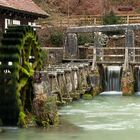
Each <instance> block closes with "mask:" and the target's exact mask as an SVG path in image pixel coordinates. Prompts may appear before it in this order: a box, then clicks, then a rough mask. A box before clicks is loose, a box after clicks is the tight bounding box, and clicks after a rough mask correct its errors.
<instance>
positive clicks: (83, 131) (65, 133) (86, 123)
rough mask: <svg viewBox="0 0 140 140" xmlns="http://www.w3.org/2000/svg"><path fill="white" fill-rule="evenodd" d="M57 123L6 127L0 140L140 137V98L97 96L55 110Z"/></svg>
mask: <svg viewBox="0 0 140 140" xmlns="http://www.w3.org/2000/svg"><path fill="white" fill-rule="evenodd" d="M59 114H60V116H61V124H60V126H59V127H54V128H50V129H40V128H30V129H18V128H9V129H6V130H5V132H3V133H1V134H0V140H27V139H28V140H39V139H40V140H90V139H93V140H132V139H135V140H136V139H139V138H140V96H131V97H123V96H121V95H119V96H114V95H110V96H105V95H102V96H97V97H95V98H94V99H93V100H90V101H84V100H80V101H79V102H75V103H72V104H70V105H67V106H65V107H63V108H61V110H60V111H59Z"/></svg>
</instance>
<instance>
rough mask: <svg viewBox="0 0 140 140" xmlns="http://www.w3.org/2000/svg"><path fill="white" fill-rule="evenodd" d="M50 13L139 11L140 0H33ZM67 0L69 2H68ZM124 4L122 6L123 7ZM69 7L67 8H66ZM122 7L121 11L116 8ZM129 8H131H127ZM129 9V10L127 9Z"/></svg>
mask: <svg viewBox="0 0 140 140" xmlns="http://www.w3.org/2000/svg"><path fill="white" fill-rule="evenodd" d="M34 1H35V2H36V3H37V4H38V5H39V6H41V7H42V9H44V10H45V11H47V12H48V13H49V14H50V15H51V14H52V15H56V13H57V14H58V15H67V14H68V13H69V14H70V15H102V14H103V13H104V12H108V11H110V10H113V11H115V12H116V13H126V12H130V13H140V8H139V7H140V0H34ZM68 1H69V4H68ZM123 6H124V7H123ZM68 7H69V8H68ZM120 7H123V8H122V10H121V11H119V10H118V9H119V8H120ZM129 8H131V10H130V9H129ZM68 9H69V10H68ZM129 10H130V11H129Z"/></svg>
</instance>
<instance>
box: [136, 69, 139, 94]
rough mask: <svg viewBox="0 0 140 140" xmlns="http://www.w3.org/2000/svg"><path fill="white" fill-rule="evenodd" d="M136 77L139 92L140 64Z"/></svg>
mask: <svg viewBox="0 0 140 140" xmlns="http://www.w3.org/2000/svg"><path fill="white" fill-rule="evenodd" d="M136 79H137V80H136V85H137V92H140V66H139V67H138V68H137V73H136Z"/></svg>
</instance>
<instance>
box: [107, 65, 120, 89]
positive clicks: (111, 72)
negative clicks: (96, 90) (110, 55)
mask: <svg viewBox="0 0 140 140" xmlns="http://www.w3.org/2000/svg"><path fill="white" fill-rule="evenodd" d="M120 81H121V67H120V66H108V67H107V68H106V69H105V91H120V88H121V82H120Z"/></svg>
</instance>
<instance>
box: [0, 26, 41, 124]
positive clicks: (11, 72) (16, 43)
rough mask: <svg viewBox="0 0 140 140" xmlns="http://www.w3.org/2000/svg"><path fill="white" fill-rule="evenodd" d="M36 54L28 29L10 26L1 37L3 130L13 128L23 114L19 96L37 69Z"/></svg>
mask: <svg viewBox="0 0 140 140" xmlns="http://www.w3.org/2000/svg"><path fill="white" fill-rule="evenodd" d="M40 53H41V49H40V45H39V42H38V38H37V36H36V33H35V31H34V30H33V28H32V27H30V26H12V27H9V28H8V29H7V30H6V32H5V33H4V35H3V39H2V46H0V119H1V121H2V123H3V125H5V126H6V125H10V126H14V125H17V123H18V121H19V116H20V115H22V113H21V112H24V110H25V108H24V107H25V105H24V104H25V101H23V96H24V97H25V95H22V94H23V93H24V91H25V89H26V85H27V84H28V82H29V79H30V78H31V77H32V76H33V75H34V70H36V69H40V66H41V59H40V56H41V54H40ZM26 94H28V93H26ZM28 97H29V96H28ZM25 98H27V96H26V97H25ZM25 100H30V99H25ZM28 102H29V101H28ZM20 113H21V114H20Z"/></svg>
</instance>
